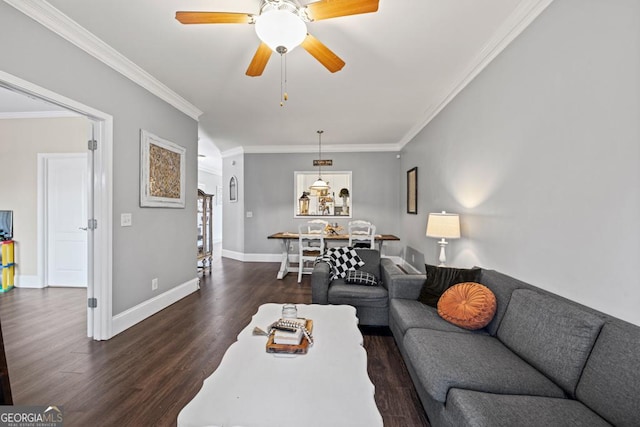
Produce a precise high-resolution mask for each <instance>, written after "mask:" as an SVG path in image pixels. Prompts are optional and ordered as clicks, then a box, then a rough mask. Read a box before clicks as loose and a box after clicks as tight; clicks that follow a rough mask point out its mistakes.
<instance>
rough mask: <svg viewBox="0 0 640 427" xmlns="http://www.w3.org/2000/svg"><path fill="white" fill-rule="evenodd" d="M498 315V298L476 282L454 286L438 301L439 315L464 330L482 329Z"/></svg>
mask: <svg viewBox="0 0 640 427" xmlns="http://www.w3.org/2000/svg"><path fill="white" fill-rule="evenodd" d="M495 313H496V297H495V295H493V292H491V290H490V289H489V288H487V287H486V286H483V285H481V284H479V283H474V282H465V283H458V284H457V285H453V286H452V287H450V288H449V289H447V290H446V291H444V293H443V294H442V296H441V297H440V300H438V314H439V315H440V317H442V318H443V319H444V320H446V321H447V322H450V323H453V324H454V325H456V326H460V327H461V328H464V329H471V330H475V329H482V328H484V327H485V326H487V324H488V323H489V322H490V321H491V319H493V315H494V314H495Z"/></svg>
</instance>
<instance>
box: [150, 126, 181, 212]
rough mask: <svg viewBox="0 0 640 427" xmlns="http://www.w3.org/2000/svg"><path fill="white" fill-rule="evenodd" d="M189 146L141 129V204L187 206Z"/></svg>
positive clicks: (160, 206) (157, 206)
mask: <svg viewBox="0 0 640 427" xmlns="http://www.w3.org/2000/svg"><path fill="white" fill-rule="evenodd" d="M186 152H187V149H186V148H184V147H181V146H179V145H178V144H175V143H173V142H171V141H167V140H166V139H162V138H160V137H158V136H156V135H154V134H152V133H151V132H147V131H146V130H144V129H141V130H140V206H141V207H156V208H184V206H185V187H186V185H185V180H186V169H185V155H186Z"/></svg>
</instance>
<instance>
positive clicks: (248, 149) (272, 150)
mask: <svg viewBox="0 0 640 427" xmlns="http://www.w3.org/2000/svg"><path fill="white" fill-rule="evenodd" d="M243 149H244V152H245V153H248V154H297V153H317V152H318V147H317V146H314V145H265V146H261V145H249V146H244V147H243ZM400 149H401V147H400V146H399V145H398V144H333V145H325V144H323V145H322V151H323V152H326V153H371V152H397V151H400Z"/></svg>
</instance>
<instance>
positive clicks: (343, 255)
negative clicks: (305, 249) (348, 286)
mask: <svg viewBox="0 0 640 427" xmlns="http://www.w3.org/2000/svg"><path fill="white" fill-rule="evenodd" d="M327 254H328V255H329V257H330V258H331V261H333V274H334V276H335V277H338V278H341V279H344V278H345V277H346V276H347V272H348V271H349V270H357V269H358V268H360V267H362V266H363V265H364V261H362V259H361V258H360V257H359V256H358V253H357V252H356V251H355V250H354V249H353V248H351V247H340V248H329V249H328V250H327Z"/></svg>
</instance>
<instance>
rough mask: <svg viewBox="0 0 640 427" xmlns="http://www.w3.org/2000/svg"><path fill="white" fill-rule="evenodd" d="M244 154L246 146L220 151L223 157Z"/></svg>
mask: <svg viewBox="0 0 640 427" xmlns="http://www.w3.org/2000/svg"><path fill="white" fill-rule="evenodd" d="M241 154H244V148H243V147H235V148H231V149H229V150H225V151H222V152H220V156H221V157H222V158H223V159H226V158H227V157H232V156H238V155H241Z"/></svg>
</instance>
